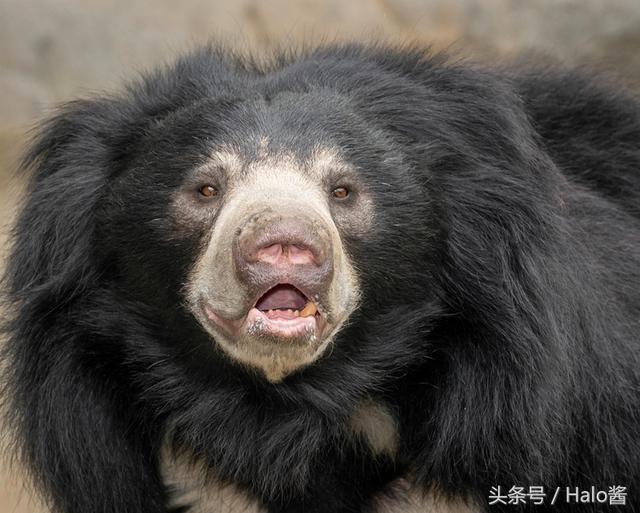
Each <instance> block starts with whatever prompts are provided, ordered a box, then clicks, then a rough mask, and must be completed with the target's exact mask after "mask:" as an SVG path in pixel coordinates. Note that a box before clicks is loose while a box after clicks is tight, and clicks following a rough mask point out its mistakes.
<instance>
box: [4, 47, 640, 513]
mask: <svg viewBox="0 0 640 513" xmlns="http://www.w3.org/2000/svg"><path fill="white" fill-rule="evenodd" d="M272 103H278V105H280V107H281V111H280V112H284V113H285V114H282V115H281V117H280V118H278V120H277V122H276V121H273V120H272V119H264V115H262V114H260V115H258V114H256V113H255V111H254V108H255V105H258V104H260V105H267V106H268V105H270V104H272ZM282 106H284V111H282ZM265 108H266V107H265ZM260 112H263V111H260ZM287 112H289V113H290V114H289V115H287V114H286V113H287ZM243 120H246V121H243ZM258 125H259V126H261V127H267V128H268V129H272V132H271V133H270V135H272V136H273V137H274V138H275V140H276V141H278V144H281V145H282V146H283V147H287V148H289V149H290V150H291V151H294V152H295V151H298V150H301V148H302V147H303V146H304V145H310V144H313V143H315V142H318V141H320V142H322V143H323V144H324V145H328V146H333V147H336V148H339V149H340V151H341V152H342V154H343V155H345V156H346V157H347V159H348V160H349V162H350V164H352V165H353V166H354V167H355V168H357V169H358V170H359V172H360V173H361V177H362V179H363V180H364V181H365V182H366V183H367V184H368V186H369V189H370V192H371V194H372V197H373V199H374V209H375V212H376V217H375V222H374V225H373V227H372V229H371V230H369V231H368V233H366V234H364V235H362V236H352V234H350V233H349V231H348V230H345V231H344V232H343V233H342V237H343V240H344V243H345V246H346V248H347V249H348V252H349V254H350V255H351V257H352V259H353V262H354V263H355V266H356V268H357V270H358V272H359V276H360V280H361V284H362V295H363V302H362V305H361V306H360V308H359V309H358V310H357V311H356V312H355V313H354V314H353V315H352V317H351V319H350V321H349V323H348V325H347V326H346V327H345V328H343V329H342V331H341V332H340V333H339V334H338V335H337V338H336V340H335V341H334V343H333V347H332V350H331V351H329V352H328V353H327V354H325V355H324V356H323V357H322V358H321V359H320V360H319V361H317V362H315V363H314V364H313V365H311V366H309V367H307V368H306V369H304V370H302V371H301V372H298V373H295V374H293V375H291V376H289V377H288V378H287V379H285V380H284V381H283V382H281V383H276V384H273V383H269V382H267V381H266V380H264V379H263V378H262V377H261V376H260V375H258V374H256V373H254V372H252V371H250V370H247V369H245V368H243V367H241V366H239V365H237V364H235V363H233V362H231V361H230V360H229V359H228V358H227V357H226V356H225V355H224V354H221V353H220V352H219V351H217V350H216V347H215V344H214V343H212V341H211V339H210V338H209V336H208V335H207V334H206V333H205V332H204V330H203V329H202V328H201V327H200V326H199V325H198V324H197V322H196V321H195V319H194V318H193V316H192V315H191V314H190V313H189V311H188V310H187V309H186V308H185V307H184V303H185V302H184V297H183V294H182V293H183V285H184V284H185V280H186V277H187V276H188V274H189V270H190V269H191V267H192V265H193V263H194V262H195V260H196V258H197V256H198V254H199V253H200V252H201V251H202V247H203V244H204V241H206V238H207V232H206V231H203V230H200V229H198V228H197V227H194V228H192V229H190V228H189V227H184V228H183V229H182V230H181V231H178V232H177V231H176V230H175V220H174V219H171V218H170V209H169V204H170V196H171V193H172V191H173V190H174V189H175V188H176V187H178V186H179V185H180V183H181V180H182V177H183V174H184V172H185V170H187V169H192V168H193V167H194V166H195V165H197V164H198V163H201V162H202V161H203V159H205V158H206V156H207V155H209V154H210V152H211V151H212V148H214V147H216V144H219V143H221V142H224V141H225V140H227V139H228V138H229V137H236V138H237V139H240V140H241V139H242V138H243V134H245V133H252V131H253V130H255V127H256V126H258ZM25 168H29V169H31V171H32V174H31V179H30V180H31V181H30V185H29V187H28V188H27V189H26V193H25V198H24V204H23V207H22V210H21V213H20V216H19V218H18V220H17V224H16V226H15V230H14V240H13V249H12V252H11V255H10V258H9V262H8V270H7V274H6V286H7V293H8V301H9V305H10V307H11V310H12V315H11V318H10V320H9V321H8V324H7V331H8V344H7V349H6V353H5V363H6V367H7V380H6V382H7V388H6V390H5V392H4V393H5V396H6V397H7V399H8V401H9V417H10V421H11V422H12V426H13V428H14V432H15V434H16V435H17V439H18V441H19V447H20V455H21V458H22V459H23V460H24V461H25V462H26V463H27V464H28V465H29V468H30V469H31V470H32V473H33V477H34V479H35V481H36V483H37V484H38V485H39V486H40V487H41V489H42V490H43V491H44V493H45V495H46V497H47V498H48V499H49V500H50V503H51V504H52V506H53V507H54V509H55V511H59V512H67V513H71V512H73V513H87V512H96V513H123V512H136V513H158V512H163V511H168V510H167V507H168V506H167V504H168V502H169V501H168V497H167V494H168V490H167V489H166V488H165V486H164V484H163V483H162V480H161V477H160V471H159V468H158V458H159V454H160V453H161V452H162V447H163V445H164V444H165V443H167V441H168V443H169V444H170V446H171V447H172V448H174V449H175V450H176V452H177V451H180V452H181V453H182V452H184V451H186V452H187V453H188V454H191V455H193V458H194V463H195V462H197V465H199V466H203V467H205V468H206V469H207V471H208V472H209V473H210V474H211V476H212V478H215V479H216V480H220V481H222V482H227V483H233V486H234V487H237V488H239V489H241V490H243V491H244V492H246V494H247V495H248V496H250V497H253V498H256V499H258V500H259V502H260V503H261V504H262V505H263V506H264V507H265V508H266V509H267V510H268V511H269V512H270V513H294V512H295V513H299V512H302V511H304V512H307V513H312V512H313V513H365V512H369V511H371V508H372V506H371V505H372V504H374V500H375V497H376V496H377V497H380V494H381V493H382V494H384V493H387V492H385V490H386V486H387V485H388V484H389V483H390V482H392V481H393V480H394V479H396V478H401V477H403V478H407V479H412V480H415V483H416V484H417V485H418V486H421V487H424V489H425V490H427V489H432V490H433V489H436V490H438V491H439V492H440V493H442V494H443V496H445V497H452V498H454V499H455V498H458V499H459V498H465V499H468V500H469V501H471V502H473V501H479V502H480V504H481V505H483V506H482V509H484V508H488V505H487V497H488V494H489V490H490V487H491V486H496V485H501V486H502V487H503V488H504V487H506V488H509V487H510V486H513V485H518V486H525V487H528V486H531V485H543V486H545V487H547V492H549V491H551V492H552V491H553V489H554V488H555V487H556V486H561V487H566V486H580V487H584V488H589V487H591V486H592V485H593V486H596V487H597V488H598V489H607V488H608V487H609V486H613V485H622V486H626V487H627V491H628V499H627V503H628V506H627V509H626V510H625V511H637V509H636V508H637V506H634V504H636V505H637V504H638V501H640V496H638V488H639V487H640V439H639V438H640V437H639V435H638V433H640V342H639V334H640V172H639V168H640V104H639V103H638V101H637V100H635V99H634V98H632V97H631V96H630V95H628V94H627V93H624V92H620V91H619V90H617V89H616V88H613V87H611V86H608V85H606V84H603V83H600V82H598V81H597V80H596V79H590V78H586V77H585V76H584V75H580V74H575V73H565V72H560V71H557V70H548V69H536V70H524V71H521V70H486V69H485V70H483V69H477V68H475V67H469V66H466V65H459V64H453V63H450V62H448V61H447V59H446V58H445V57H443V56H440V55H428V54H426V53H424V52H421V51H414V50H398V49H389V48H378V47H360V46H344V47H336V48H325V49H317V50H313V51H308V52H306V53H304V54H301V55H296V56H287V55H284V56H280V57H278V58H276V59H274V60H273V61H272V62H270V63H269V64H264V63H261V64H257V63H255V62H253V61H251V60H249V59H244V58H238V57H236V56H233V55H231V54H229V53H228V52H224V51H220V50H216V49H211V48H207V49H203V50H201V51H197V52H194V53H193V54H191V55H188V56H186V57H184V58H182V59H180V60H179V61H178V62H177V63H176V64H174V65H173V66H171V67H168V68H166V69H163V70H161V71H159V72H157V73H154V74H151V75H149V76H147V77H145V78H144V79H143V80H141V81H140V82H137V83H135V84H132V85H130V86H129V87H128V88H127V90H126V91H125V92H124V93H122V94H121V95H118V96H113V97H106V96H105V97H101V98H94V99H89V100H81V101H76V102H72V103H69V104H67V105H66V106H64V107H63V108H62V109H61V110H60V111H59V112H58V113H57V114H56V115H55V116H54V117H53V118H52V119H50V120H49V121H47V122H46V123H44V124H43V125H42V127H41V128H40V130H39V133H38V135H37V137H36V138H35V140H34V142H33V144H32V146H31V148H30V150H29V152H28V154H27V157H26V160H25ZM371 401H373V402H374V403H377V404H384V405H385V411H387V410H388V411H389V412H392V414H393V417H394V419H395V423H396V425H397V430H398V432H397V434H396V435H397V443H396V449H395V450H396V452H395V454H394V455H392V456H390V455H389V454H387V453H385V452H382V453H381V452H379V451H378V452H376V451H373V450H372V449H371V448H370V447H369V446H368V445H367V444H366V441H364V440H363V439H362V437H360V436H358V435H357V434H356V435H354V434H353V431H352V430H351V429H350V426H351V424H352V423H351V421H350V418H351V414H352V412H353V411H354V410H356V409H357V408H358V405H361V404H363V403H365V404H368V403H369V402H371ZM388 493H390V492H388ZM455 500H457V499H455ZM547 507H548V506H546V507H536V508H534V507H533V506H531V509H532V510H535V511H547V509H546V508H547ZM565 508H567V506H566V505H565V504H564V503H563V502H560V503H558V504H557V505H556V506H555V507H553V508H549V509H548V511H554V512H560V511H564V510H565ZM496 509H499V508H496ZM503 509H504V511H516V510H518V508H517V507H514V506H503ZM569 509H571V510H573V511H578V510H579V511H583V512H588V511H601V510H602V509H603V506H594V505H582V506H579V507H577V506H573V507H571V508H569ZM211 513H215V512H211Z"/></svg>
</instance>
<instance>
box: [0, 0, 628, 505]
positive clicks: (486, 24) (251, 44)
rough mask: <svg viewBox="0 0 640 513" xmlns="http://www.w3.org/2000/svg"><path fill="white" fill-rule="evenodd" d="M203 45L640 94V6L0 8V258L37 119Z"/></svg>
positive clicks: (307, 1) (255, 2) (592, 1)
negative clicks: (303, 52) (605, 79)
mask: <svg viewBox="0 0 640 513" xmlns="http://www.w3.org/2000/svg"><path fill="white" fill-rule="evenodd" d="M208 40H222V41H225V42H227V43H229V44H230V45H232V46H234V47H237V48H247V49H252V50H257V51H268V50H269V49H272V48H275V47H277V46H285V47H286V46H290V45H296V44H299V43H300V42H306V43H316V42H321V41H342V40H365V41H367V40H368V41H371V40H385V41H389V42H417V43H422V44H425V45H431V46H432V47H434V48H436V49H443V48H445V49H452V50H454V51H455V52H456V53H458V54H459V55H462V56H469V57H472V58H474V59H475V60H477V61H480V62H489V63H490V62H495V61H496V60H500V61H503V60H505V59H506V60H508V59H509V58H513V57H515V56H521V55H523V54H524V55H527V56H530V57H531V58H533V57H535V58H537V59H539V58H541V57H542V58H547V59H551V60H554V61H556V62H558V61H559V62H564V63H567V64H569V65H582V64H586V65H589V66H591V67H593V68H595V69H599V70H604V71H607V72H613V73H615V74H616V75H618V76H619V77H620V78H621V79H622V80H623V81H624V82H626V83H627V84H628V85H629V86H630V87H632V88H635V89H636V90H638V89H640V0H326V1H321V0H262V1H260V0H181V1H179V2H178V1H176V0H154V1H148V2H144V1H140V0H92V1H90V2H86V1H81V0H0V216H1V223H0V225H1V228H0V244H1V245H0V247H2V248H4V247H5V243H4V241H5V240H6V233H7V227H8V226H10V224H11V219H12V216H13V211H14V209H15V204H16V200H17V199H18V198H19V197H20V191H21V186H22V183H21V180H20V176H19V173H18V174H16V160H17V158H18V156H19V154H20V152H21V149H22V148H23V145H24V142H25V141H26V140H27V136H28V134H27V132H28V130H29V129H30V128H31V127H33V126H34V125H35V124H36V123H37V121H38V120H39V119H42V117H43V116H45V115H46V114H47V113H48V112H51V109H52V108H53V107H54V106H55V104H56V103H58V102H62V101H65V100H69V99H71V98H73V97H75V96H78V95H87V94H90V93H92V92H96V91H103V90H113V89H115V88H117V87H118V86H119V84H121V83H122V81H123V80H124V79H126V78H130V77H132V76H134V75H135V74H136V73H138V72H140V71H144V70H146V69H149V68H151V67H153V66H155V65H157V64H160V63H163V62H167V61H169V60H170V59H171V58H172V57H173V56H175V55H176V54H178V53H180V52H181V51H184V50H186V49H189V48H192V47H194V46H195V45H197V44H198V43H202V42H206V41H208ZM88 493H90V490H88ZM42 511H44V510H43V509H42V507H41V506H39V505H38V503H37V500H36V499H35V498H34V497H33V496H32V495H31V494H30V493H29V492H28V491H26V490H24V485H23V480H22V478H21V475H20V471H19V469H17V468H13V467H10V466H9V465H8V464H6V463H5V464H0V513H26V512H30V513H40V512H42Z"/></svg>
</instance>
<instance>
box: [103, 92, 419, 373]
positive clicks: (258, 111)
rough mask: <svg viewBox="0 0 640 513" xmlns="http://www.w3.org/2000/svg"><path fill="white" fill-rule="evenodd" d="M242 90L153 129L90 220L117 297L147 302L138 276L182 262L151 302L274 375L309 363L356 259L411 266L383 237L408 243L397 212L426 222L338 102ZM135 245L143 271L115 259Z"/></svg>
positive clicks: (399, 159) (410, 186) (349, 294)
mask: <svg viewBox="0 0 640 513" xmlns="http://www.w3.org/2000/svg"><path fill="white" fill-rule="evenodd" d="M246 89H247V88H244V89H243V88H238V91H237V92H236V94H237V97H238V98H236V99H235V100H233V101H228V102H226V103H225V104H224V105H220V102H219V100H217V99H210V100H206V101H203V102H201V103H199V105H198V108H197V109H184V110H181V111H178V112H176V113H172V115H171V116H170V117H169V119H165V120H163V121H162V122H160V123H157V124H156V125H155V126H153V127H152V128H151V129H150V130H149V131H148V133H147V134H145V136H144V137H143V138H142V139H141V140H140V141H138V143H137V145H136V147H134V148H133V150H134V151H132V152H131V153H130V154H129V155H127V159H128V163H127V165H126V166H124V168H123V169H122V170H121V171H120V173H119V175H118V177H117V179H116V180H115V182H114V184H113V185H112V186H110V187H109V189H108V193H107V194H106V195H105V196H104V197H103V198H101V200H100V203H99V205H98V208H99V211H100V214H99V215H100V219H99V220H98V225H99V226H101V227H103V228H101V230H102V231H101V237H100V239H101V245H102V246H103V247H104V252H105V254H107V255H109V257H108V258H110V259H112V260H113V261H114V262H115V264H114V265H115V266H117V267H120V268H123V269H127V272H128V271H131V274H130V275H126V276H123V278H122V279H123V281H124V282H125V283H126V284H127V285H125V286H126V287H128V288H130V289H131V290H130V293H131V294H137V295H138V296H139V297H143V298H144V300H145V301H146V300H147V299H148V297H158V290H160V289H162V288H163V285H157V288H156V289H155V290H154V289H153V287H154V285H152V284H151V283H150V282H152V281H153V278H150V276H151V277H153V276H158V277H160V279H161V280H165V279H166V277H167V270H164V271H163V270H162V265H163V262H166V261H167V260H169V261H171V262H174V263H177V262H184V264H183V265H182V266H179V265H175V266H174V267H173V269H172V270H171V271H170V274H171V275H172V276H173V278H172V281H171V285H170V286H171V287H173V288H174V290H173V291H172V292H171V293H170V294H169V296H170V297H171V300H169V301H167V303H168V304H165V305H163V308H168V307H170V304H171V302H172V301H178V302H180V303H182V304H184V305H185V307H186V309H187V310H188V311H189V313H190V314H191V315H192V316H193V317H194V318H195V319H196V320H197V321H198V323H199V324H200V325H201V326H202V328H204V330H205V331H206V332H207V333H208V334H209V335H210V336H211V344H212V345H216V346H217V347H218V348H220V349H222V350H223V351H224V353H225V354H226V355H228V356H229V357H231V358H232V359H233V360H234V361H237V362H239V363H241V364H244V365H246V366H248V367H250V368H253V369H257V370H258V371H260V372H261V373H262V374H263V375H264V376H266V377H267V379H269V380H270V381H280V380H282V379H283V378H284V377H286V376H287V375H289V374H291V373H292V372H294V371H296V370H299V369H300V368H302V367H304V366H306V365H308V364H310V363H312V362H313V361H315V360H316V359H317V358H319V357H320V356H321V355H322V354H323V353H324V352H325V351H326V350H327V348H328V347H329V346H330V344H331V343H332V341H333V339H334V338H335V335H336V333H337V332H338V331H339V330H340V328H341V327H342V326H343V325H344V324H345V322H348V319H349V317H350V316H351V314H352V313H353V312H354V310H355V309H356V308H357V307H358V306H359V304H360V298H361V295H362V293H363V291H362V287H363V284H362V283H361V279H360V277H359V275H358V271H357V269H360V268H361V267H362V266H363V263H362V262H360V261H358V259H357V257H356V255H358V254H363V253H365V252H366V253H367V254H368V258H370V259H376V258H377V259H378V262H379V263H382V262H384V264H383V265H384V267H385V268H387V269H388V270H389V274H393V273H394V271H393V269H394V267H395V266H397V265H398V264H397V260H398V259H402V260H403V261H404V262H405V266H406V265H410V266H415V267H416V272H415V274H419V273H420V270H419V266H420V265H422V264H423V263H422V262H420V261H410V260H408V258H407V256H405V255H403V254H402V250H401V248H389V245H390V244H391V243H392V242H391V241H389V240H385V238H388V237H386V234H387V233H393V232H395V233H394V238H396V239H398V240H401V239H402V238H404V239H405V240H410V239H413V238H416V237H421V232H422V231H423V230H424V227H423V226H420V225H419V224H418V223H413V224H406V223H404V222H403V221H404V218H406V217H407V216H408V215H409V213H408V211H409V210H411V215H413V216H416V217H418V218H426V217H427V213H426V212H422V207H423V206H424V205H426V203H427V202H426V201H425V199H424V196H425V195H424V193H422V194H421V193H420V192H418V191H420V188H421V186H420V183H419V180H418V178H419V177H418V176H417V175H416V174H415V173H412V171H411V170H410V168H409V167H408V166H407V164H406V163H405V162H404V160H405V159H406V155H404V154H403V153H402V152H401V151H399V149H398V148H397V147H396V146H395V145H393V144H392V142H391V141H390V140H389V137H388V136H385V134H384V133H383V132H381V131H380V130H376V129H375V128H372V127H371V126H370V125H368V124H367V123H366V121H365V120H364V119H362V116H361V115H358V111H357V110H356V108H355V106H354V105H351V104H350V102H349V101H347V100H344V99H342V98H340V97H339V96H336V95H329V94H327V93H323V94H317V93H308V92H304V91H302V92H300V93H292V92H290V91H286V90H285V91H284V92H281V93H279V92H275V93H273V95H272V96H271V97H269V99H268V101H267V100H266V99H264V98H263V97H261V98H259V99H254V98H252V97H251V90H246ZM336 125H340V126H348V127H349V131H348V132H347V133H337V134H336V132H335V128H334V127H335V126H336ZM399 197H402V198H403V201H402V203H400V204H399V205H391V204H390V198H399ZM413 197H416V201H413V199H412V198H413ZM387 204H388V206H387ZM381 210H382V211H384V212H385V214H384V215H383V216H380V215H378V216H376V212H379V211H381ZM403 210H404V211H403ZM396 212H397V214H396ZM132 225H133V226H136V225H137V226H140V225H142V226H145V227H146V229H148V230H149V231H150V232H151V233H148V234H146V236H145V237H143V238H141V236H140V234H139V232H138V231H137V230H131V229H130V227H131V226H132ZM394 226H395V227H396V228H394ZM412 226H414V227H416V229H413V230H412ZM118 227H120V228H118ZM412 231H413V233H412ZM151 234H154V235H153V236H150V235H151ZM141 240H144V244H145V245H146V249H145V248H142V247H141V246H140V241H141ZM168 241H170V243H168ZM394 250H395V251H394ZM143 252H144V256H145V259H146V260H147V261H146V262H145V265H144V267H139V266H138V267H136V265H134V264H127V263H126V262H127V260H128V259H129V258H130V256H131V255H142V254H143ZM392 252H395V254H392ZM160 254H162V257H161V259H159V260H161V261H159V262H156V261H154V256H155V255H160ZM169 255H170V256H169ZM398 276H399V278H400V279H401V280H404V277H403V276H400V275H398ZM368 282H369V283H371V282H372V280H370V279H369V280H368ZM141 283H145V284H146V285H147V286H149V287H150V288H149V289H147V288H146V287H142V288H141V286H140V284H141ZM165 286H166V285H165ZM403 288H404V287H402V286H401V285H399V286H398V289H400V290H402V289H403ZM142 290H144V292H143V295H141V291H142ZM368 294H369V293H368ZM402 296H403V292H399V293H398V294H397V297H398V298H401V297H402ZM369 303H371V301H370V302H369Z"/></svg>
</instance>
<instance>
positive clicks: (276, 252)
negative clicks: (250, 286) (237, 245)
mask: <svg viewBox="0 0 640 513" xmlns="http://www.w3.org/2000/svg"><path fill="white" fill-rule="evenodd" d="M282 254H283V247H282V245H281V244H270V245H268V246H263V247H262V248H260V249H258V250H257V251H256V254H255V260H256V261H257V262H266V263H268V264H274V265H275V264H276V263H277V262H278V260H280V258H281V256H282Z"/></svg>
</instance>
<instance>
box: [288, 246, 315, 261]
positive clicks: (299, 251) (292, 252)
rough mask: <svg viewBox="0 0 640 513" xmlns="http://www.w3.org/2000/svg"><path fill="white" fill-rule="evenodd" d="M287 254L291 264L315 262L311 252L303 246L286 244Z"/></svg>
mask: <svg viewBox="0 0 640 513" xmlns="http://www.w3.org/2000/svg"><path fill="white" fill-rule="evenodd" d="M287 256H288V257H289V261H290V262H291V263H292V264H298V265H302V264H312V263H314V262H315V258H314V256H313V252H312V251H311V250H310V249H308V248H305V247H304V246H298V245H296V244H291V245H289V246H287Z"/></svg>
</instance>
